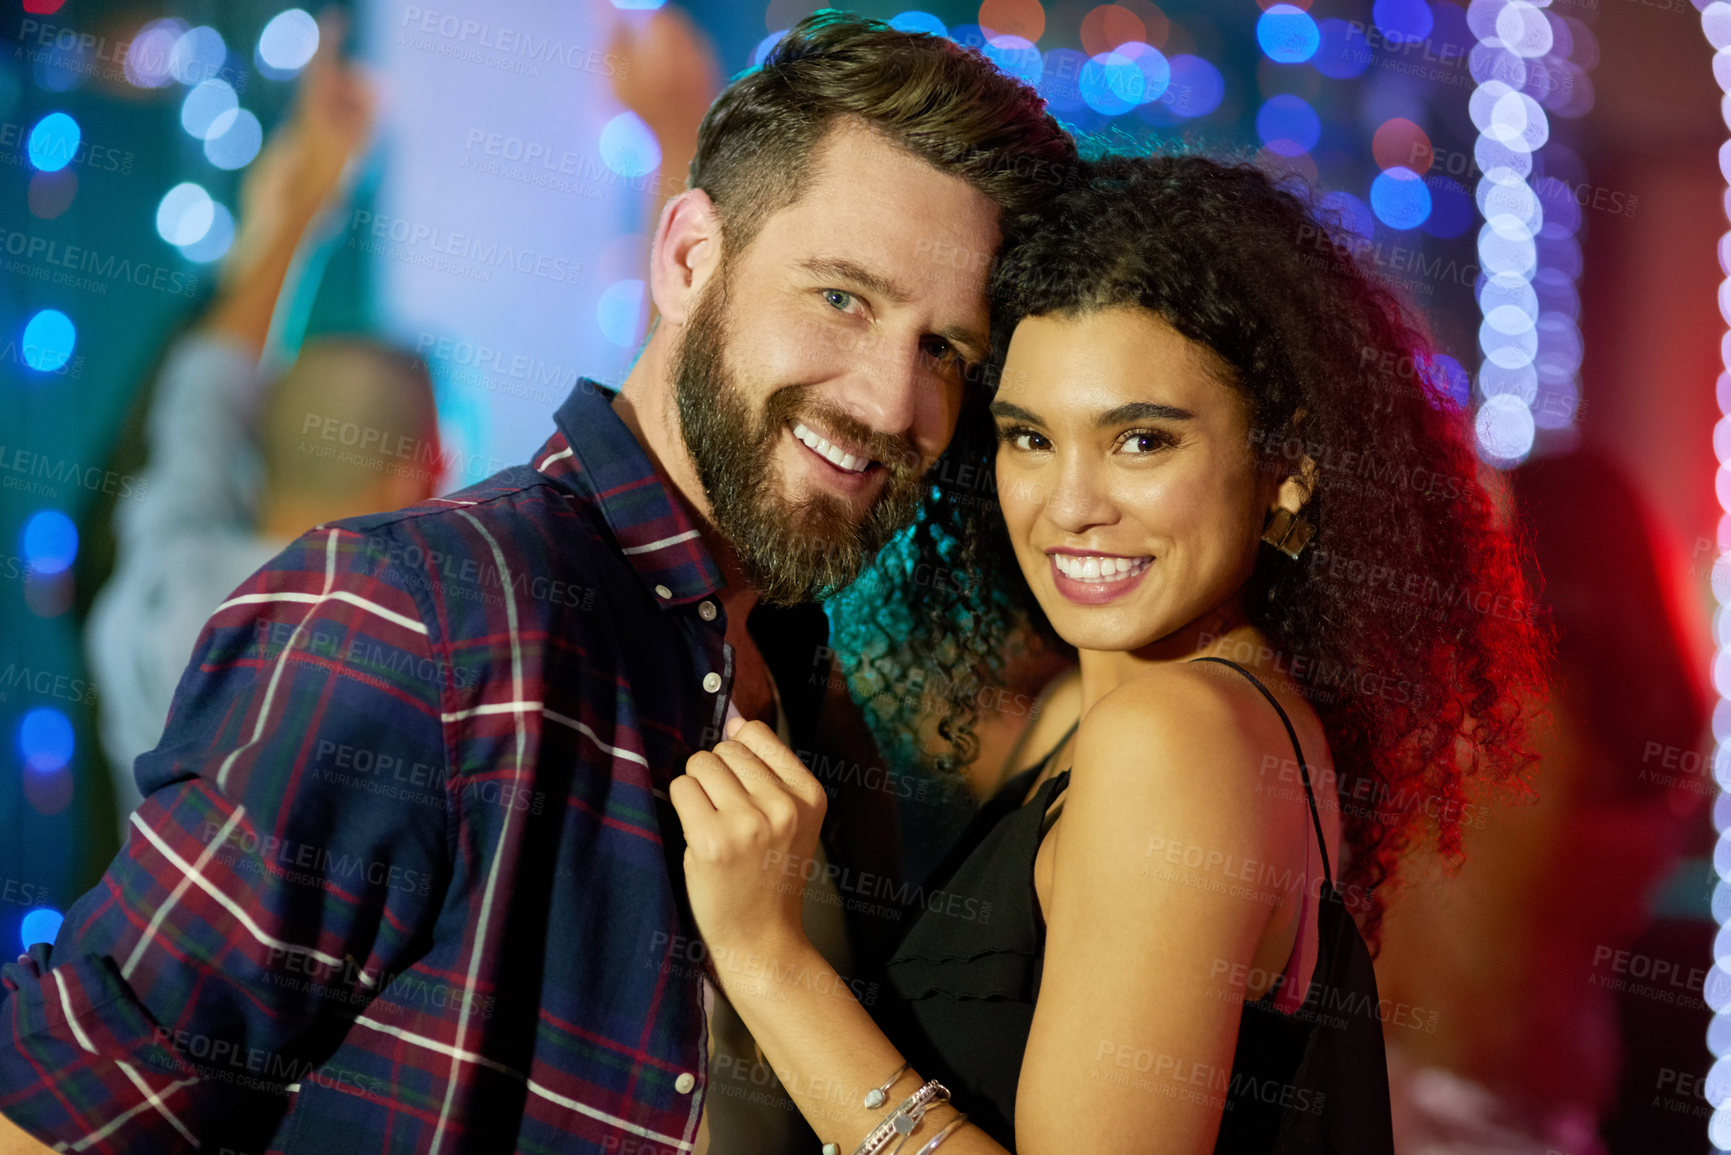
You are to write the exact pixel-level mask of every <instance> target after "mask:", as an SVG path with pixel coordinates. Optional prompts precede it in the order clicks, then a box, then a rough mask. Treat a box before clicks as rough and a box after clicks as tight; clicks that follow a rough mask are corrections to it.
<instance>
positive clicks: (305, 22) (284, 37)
mask: <svg viewBox="0 0 1731 1155" xmlns="http://www.w3.org/2000/svg"><path fill="white" fill-rule="evenodd" d="M318 50H319V22H318V21H317V20H314V19H313V18H312V16H311V14H309V13H308V12H307V11H306V10H305V9H304V8H290V9H289V10H288V11H286V12H278V13H277V14H276V15H275V16H272V17H271V18H270V23H268V24H266V25H265V26H264V31H263V32H261V33H259V36H258V59H259V62H260V63H261V64H263V65H264V67H265V70H266V75H269V76H271V77H272V78H273V79H279V80H280V79H283V78H285V77H289V76H293V75H294V74H295V73H297V72H299V71H300V70H301V69H303V68H305V67H306V66H307V62H308V61H309V60H311V59H312V58H313V54H314V53H315V52H317V51H318Z"/></svg>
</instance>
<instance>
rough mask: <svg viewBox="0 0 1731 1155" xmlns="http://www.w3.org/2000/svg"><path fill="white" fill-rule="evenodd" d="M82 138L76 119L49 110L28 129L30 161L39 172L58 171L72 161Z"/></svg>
mask: <svg viewBox="0 0 1731 1155" xmlns="http://www.w3.org/2000/svg"><path fill="white" fill-rule="evenodd" d="M83 139H84V134H83V133H82V132H81V131H80V130H79V128H78V122H77V121H76V120H73V119H72V118H71V117H70V116H68V115H67V114H66V113H64V112H51V113H49V114H48V115H47V116H45V117H43V118H42V119H41V120H39V121H37V122H36V127H35V128H33V129H31V130H30V143H29V145H28V148H27V151H28V152H29V155H30V163H31V164H33V165H35V166H36V168H37V170H38V171H40V172H59V171H60V170H61V169H63V168H65V167H66V166H67V165H69V164H71V163H72V158H73V156H74V155H75V154H76V153H77V152H78V144H79V142H80V141H81V140H83Z"/></svg>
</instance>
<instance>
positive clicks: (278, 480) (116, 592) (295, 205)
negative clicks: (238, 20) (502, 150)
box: [85, 19, 440, 840]
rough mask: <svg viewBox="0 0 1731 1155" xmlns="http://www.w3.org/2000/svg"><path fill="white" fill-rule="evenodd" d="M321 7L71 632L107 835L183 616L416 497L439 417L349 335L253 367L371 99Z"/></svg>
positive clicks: (417, 379)
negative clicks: (134, 492) (111, 805)
mask: <svg viewBox="0 0 1731 1155" xmlns="http://www.w3.org/2000/svg"><path fill="white" fill-rule="evenodd" d="M341 32H342V28H341V24H340V22H339V21H336V20H332V19H327V20H326V21H325V22H324V25H323V28H322V36H321V48H320V50H319V52H318V54H317V55H316V56H315V58H314V59H313V61H312V62H311V63H310V64H309V65H308V67H307V70H306V73H305V76H304V79H303V80H302V86H301V89H300V91H299V92H298V93H297V96H296V103H295V106H294V108H293V110H292V111H291V113H290V115H289V118H288V120H287V122H286V123H285V124H284V125H283V126H282V127H281V128H280V129H279V130H278V131H277V133H276V134H275V135H274V136H273V138H272V140H271V142H270V144H269V145H268V146H267V147H266V148H265V150H264V151H263V153H262V154H261V155H260V156H259V158H258V160H257V161H256V162H255V163H254V164H253V166H252V167H251V169H250V171H249V172H248V174H247V178H246V181H245V184H244V185H243V187H242V191H241V211H240V219H239V222H238V228H239V232H238V235H237V237H236V239H235V243H234V247H233V248H232V250H231V251H230V253H229V256H228V259H227V262H226V264H225V266H224V269H223V276H222V281H221V285H220V287H219V289H218V291H217V293H216V296H215V298H214V299H213V300H212V302H211V303H210V305H209V307H208V308H207V309H206V310H205V311H204V312H203V313H202V314H201V315H200V316H199V317H198V319H197V320H196V322H195V323H194V324H193V326H192V327H191V329H190V331H189V332H188V333H186V334H185V335H184V336H182V337H180V338H179V339H178V340H177V341H175V342H174V344H173V345H172V347H171V348H170V349H169V352H168V355H167V357H166V359H165V361H164V363H163V365H162V368H161V370H160V372H159V375H158V376H157V378H156V380H155V382H154V384H153V386H152V388H151V389H150V400H149V403H148V408H147V410H146V411H145V424H144V428H143V431H142V432H143V435H144V440H145V442H146V447H147V452H148V464H147V465H146V466H145V468H144V470H143V471H142V475H141V481H142V482H143V484H142V485H141V486H140V494H139V496H138V497H137V498H136V499H135V500H133V501H129V502H125V503H120V504H118V505H116V506H114V507H113V509H112V515H113V517H114V525H113V533H114V535H115V537H116V539H117V540H116V542H115V547H116V548H115V555H114V570H113V573H112V574H111V576H110V577H109V578H108V580H107V582H106V583H105V584H104V585H103V586H102V589H101V592H100V593H99V594H98V595H97V597H96V599H95V601H94V603H93V604H92V606H91V611H90V617H89V621H88V624H87V626H86V632H85V643H86V650H87V653H88V657H89V661H90V664H91V668H92V670H93V671H94V672H95V674H96V678H97V682H98V684H99V685H100V686H101V687H102V693H101V698H100V707H99V711H98V719H99V721H98V724H99V727H100V730H101V736H102V743H103V748H104V753H105V754H106V756H107V758H108V761H109V764H110V769H111V771H112V774H113V780H114V789H115V802H116V809H117V811H118V817H119V820H120V831H121V838H122V840H124V839H125V837H126V830H127V825H128V823H127V816H128V815H129V814H130V813H131V812H132V811H133V809H135V808H136V807H137V805H138V803H139V802H140V801H141V800H142V796H141V795H140V794H139V791H138V787H137V783H136V780H135V778H134V775H133V763H134V761H135V760H136V759H137V758H138V756H139V755H140V754H143V753H144V752H145V751H146V750H149V749H151V748H152V747H153V746H155V745H156V743H157V740H158V739H159V738H161V736H162V727H163V723H164V721H165V720H166V719H167V717H168V708H169V702H170V700H171V698H172V696H173V693H174V688H175V685H176V683H177V682H178V681H179V678H180V672H181V670H182V669H183V668H184V667H185V665H186V660H187V658H188V657H189V656H190V655H191V653H192V647H193V643H194V641H195V640H196V639H197V637H198V631H199V629H200V627H202V626H203V625H204V622H205V619H206V618H208V617H209V616H210V614H211V612H212V611H213V610H215V609H216V608H217V606H218V605H219V604H220V603H221V602H222V600H223V598H224V597H225V596H227V595H228V593H229V592H230V591H231V590H233V589H235V588H236V587H237V586H239V585H240V584H241V582H242V581H243V580H244V579H245V578H246V577H247V575H249V574H251V573H253V572H254V571H255V570H257V569H258V568H259V567H260V566H262V565H264V564H265V563H266V562H267V561H269V560H270V559H271V558H272V557H274V556H275V555H276V554H277V553H278V552H280V551H281V550H282V549H283V547H284V546H286V545H287V544H288V543H289V542H290V541H292V540H293V539H294V538H295V537H296V536H298V535H299V534H301V533H303V532H305V531H306V530H308V529H310V528H312V527H313V526H314V525H318V524H320V523H322V522H325V521H334V520H336V519H338V518H344V517H352V516H356V515H358V514H363V513H373V512H376V511H380V510H388V509H397V508H399V507H401V506H404V505H412V504H414V503H415V502H417V501H421V500H424V499H425V498H427V497H430V496H431V495H432V493H433V491H434V485H435V483H436V481H437V478H438V474H439V472H440V470H439V460H440V458H439V451H438V420H437V414H436V412H435V409H434V404H433V392H432V385H431V382H430V381H429V380H428V376H427V371H426V367H425V366H424V365H423V364H422V363H421V362H420V361H419V360H418V359H417V358H415V357H413V356H412V355H409V354H406V353H403V352H399V351H397V350H395V349H393V348H391V347H390V346H388V345H386V344H384V343H382V342H378V341H373V340H368V339H362V338H325V339H320V340H315V341H313V342H309V343H308V344H307V345H306V346H305V347H304V348H303V349H302V350H301V353H300V355H299V356H298V357H297V358H296V360H295V361H294V363H293V364H292V365H291V366H290V367H289V368H288V369H287V371H286V372H284V373H283V374H282V375H281V376H280V377H279V378H277V379H276V380H274V381H272V380H271V379H270V376H269V374H268V373H267V372H266V371H265V370H264V369H262V368H261V365H260V358H261V356H262V355H263V353H264V351H265V348H266V342H267V338H268V336H269V334H270V330H271V323H272V317H273V316H274V315H275V314H276V311H277V304H278V301H279V299H280V298H282V297H283V296H284V294H285V289H289V288H291V286H289V285H287V284H285V282H286V281H287V280H288V279H289V278H290V277H291V276H292V275H293V272H292V269H293V266H294V262H295V255H296V253H297V251H299V250H300V249H301V246H302V240H303V237H305V236H306V235H307V234H308V233H309V232H311V231H314V229H315V226H316V224H317V223H318V222H319V221H320V220H321V219H322V218H324V216H325V214H326V213H327V212H328V210H329V209H330V208H331V207H332V206H333V205H334V204H336V203H339V202H340V200H341V199H342V189H343V185H344V174H345V172H346V171H347V170H348V169H349V166H350V163H351V161H352V160H353V159H354V158H355V157H357V156H358V155H359V154H360V152H361V151H362V149H363V147H364V145H365V143H366V141H367V138H368V136H369V134H370V132H371V129H372V120H373V103H374V95H373V93H372V91H371V89H370V87H369V86H368V84H367V82H366V80H365V78H364V77H362V76H361V74H360V73H359V71H358V70H356V69H355V68H354V67H352V66H350V65H348V64H346V63H345V62H343V61H342V60H341V59H340V58H339V57H338V55H337V48H338V45H339V44H340V40H341Z"/></svg>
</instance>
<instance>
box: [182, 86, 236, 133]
mask: <svg viewBox="0 0 1731 1155" xmlns="http://www.w3.org/2000/svg"><path fill="white" fill-rule="evenodd" d="M239 108H240V97H238V96H236V95H235V92H234V88H233V87H232V86H230V84H229V83H228V81H226V80H205V81H201V82H200V83H198V84H196V85H194V86H193V87H192V90H191V91H189V92H188V93H187V94H186V99H185V100H183V101H181V103H180V127H182V128H184V129H185V130H186V131H187V132H188V133H189V134H190V135H192V136H194V137H197V138H198V139H199V140H204V139H206V138H208V137H209V136H210V135H211V129H212V128H213V127H214V126H215V124H216V122H217V119H218V118H219V117H222V116H224V115H225V114H227V113H231V112H235V111H237V110H238V109H239Z"/></svg>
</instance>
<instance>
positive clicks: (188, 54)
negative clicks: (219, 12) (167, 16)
mask: <svg viewBox="0 0 1731 1155" xmlns="http://www.w3.org/2000/svg"><path fill="white" fill-rule="evenodd" d="M227 60H228V45H226V44H224V43H223V41H222V34H221V33H219V32H218V31H217V30H216V29H214V28H212V27H210V26H209V25H200V26H199V27H197V28H189V29H187V30H186V31H185V32H182V33H181V34H180V37H179V39H177V40H175V42H174V47H172V48H170V49H169V50H168V74H169V75H170V76H172V77H174V78H175V79H176V80H178V81H180V82H181V83H182V84H188V85H191V84H202V83H204V82H205V81H206V80H209V79H210V78H211V77H213V76H215V75H216V74H217V73H219V72H221V71H222V66H223V64H224V63H225V62H226V61H227Z"/></svg>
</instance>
